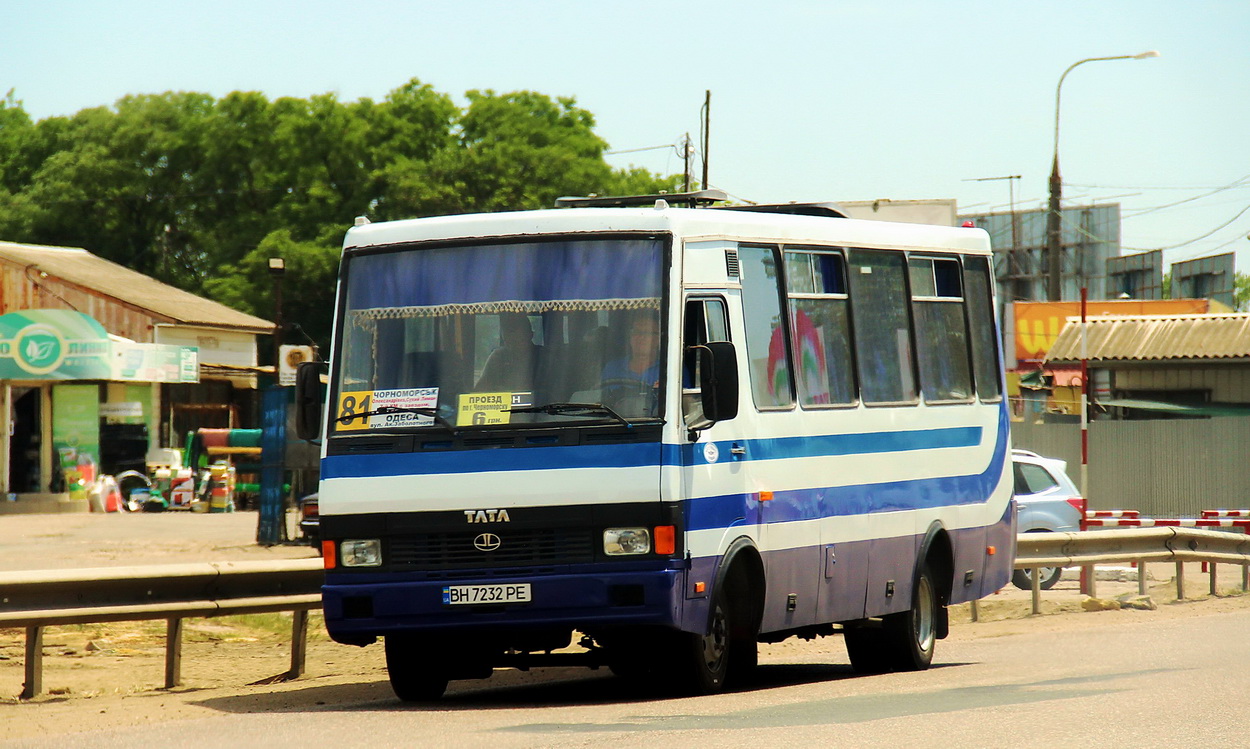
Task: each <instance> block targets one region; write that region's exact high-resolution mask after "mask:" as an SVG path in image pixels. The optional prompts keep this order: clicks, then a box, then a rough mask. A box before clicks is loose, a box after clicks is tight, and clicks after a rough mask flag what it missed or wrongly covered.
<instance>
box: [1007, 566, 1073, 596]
mask: <svg viewBox="0 0 1250 749" xmlns="http://www.w3.org/2000/svg"><path fill="white" fill-rule="evenodd" d="M1041 572H1042V576H1041V578H1040V580H1041V582H1040V583H1039V587H1041V589H1042V590H1050V589H1051V588H1053V587H1055V585H1056V584H1058V582H1059V580H1060V578H1062V577H1063V568H1062V567H1042V568H1041ZM1011 582H1012V583H1013V584H1014V585H1015V586H1016V587H1017V588H1019V589H1020V590H1033V570H1031V569H1028V570H1016V571H1015V572H1012V573H1011Z"/></svg>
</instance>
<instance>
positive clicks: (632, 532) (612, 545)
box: [603, 528, 651, 556]
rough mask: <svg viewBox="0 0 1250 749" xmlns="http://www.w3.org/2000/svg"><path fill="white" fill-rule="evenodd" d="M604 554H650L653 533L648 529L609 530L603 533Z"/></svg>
mask: <svg viewBox="0 0 1250 749" xmlns="http://www.w3.org/2000/svg"><path fill="white" fill-rule="evenodd" d="M603 553H604V554H607V555H608V556H624V555H628V554H650V553H651V532H650V531H648V530H647V529H646V528H608V529H607V530H605V531H604V532H603Z"/></svg>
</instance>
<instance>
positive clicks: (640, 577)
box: [322, 569, 685, 645]
mask: <svg viewBox="0 0 1250 749" xmlns="http://www.w3.org/2000/svg"><path fill="white" fill-rule="evenodd" d="M684 576H685V575H684V571H683V570H679V569H662V570H646V571H637V570H634V571H594V572H580V573H567V574H554V575H534V576H528V575H517V576H514V577H501V576H495V575H491V576H486V577H481V578H473V577H464V578H461V577H457V578H455V579H453V580H449V579H447V578H442V579H439V580H430V579H422V578H421V576H416V575H407V574H403V573H392V574H370V573H364V574H361V573H347V574H344V573H335V572H327V573H326V582H325V585H324V586H323V587H322V602H323V607H324V611H325V621H326V629H327V630H328V631H329V634H330V636H331V638H333V639H334V640H335V641H337V642H342V643H347V644H357V645H365V644H368V643H370V642H372V641H373V640H374V638H376V637H385V636H387V635H393V634H418V633H422V632H426V633H430V634H436V633H446V632H449V631H452V630H454V631H455V632H456V633H458V634H466V633H470V632H472V631H474V630H477V631H482V632H488V631H489V632H495V633H502V632H505V631H507V630H517V631H522V630H535V629H557V628H569V629H594V628H596V627H600V628H603V627H617V626H638V625H642V626H660V627H680V623H681V621H682V613H683V604H684V603H685V600H684V595H683V581H684ZM493 586H504V587H505V588H508V589H509V590H510V591H515V590H516V589H517V587H518V586H528V589H527V592H528V598H529V600H528V601H526V602H520V603H485V604H479V603H472V602H467V601H466V602H465V603H451V602H449V599H451V598H454V597H455V593H461V592H463V591H465V589H475V588H478V587H487V588H490V587H493ZM453 587H454V588H457V591H455V592H454V593H453V592H451V591H449V590H447V589H448V588H453Z"/></svg>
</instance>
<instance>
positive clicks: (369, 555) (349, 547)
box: [339, 538, 382, 567]
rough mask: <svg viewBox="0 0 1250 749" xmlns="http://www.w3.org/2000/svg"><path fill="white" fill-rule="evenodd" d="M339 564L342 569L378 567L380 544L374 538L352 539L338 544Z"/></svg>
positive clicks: (379, 564) (380, 556) (380, 559)
mask: <svg viewBox="0 0 1250 749" xmlns="http://www.w3.org/2000/svg"><path fill="white" fill-rule="evenodd" d="M339 564H340V565H341V566H343V567H380V566H381V565H382V542H381V541H380V540H378V539H376V538H365V539H358V538H353V539H348V540H346V541H342V542H340V543H339Z"/></svg>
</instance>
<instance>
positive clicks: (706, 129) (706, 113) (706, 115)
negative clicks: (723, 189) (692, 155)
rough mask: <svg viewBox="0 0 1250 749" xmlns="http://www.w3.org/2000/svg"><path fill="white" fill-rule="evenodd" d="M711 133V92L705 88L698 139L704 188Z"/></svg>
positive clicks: (704, 185)
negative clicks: (701, 156)
mask: <svg viewBox="0 0 1250 749" xmlns="http://www.w3.org/2000/svg"><path fill="white" fill-rule="evenodd" d="M711 133H712V92H711V91H710V90H706V91H704V92H703V137H701V138H700V139H699V140H700V141H701V142H702V144H703V185H702V188H703V189H704V190H706V189H708V184H707V161H708V159H707V150H708V141H709V140H710V136H711Z"/></svg>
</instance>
